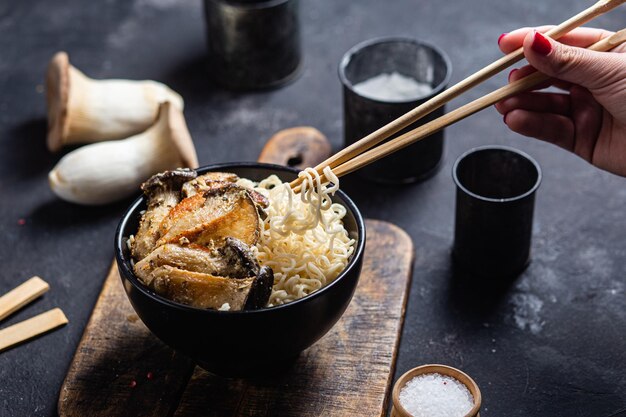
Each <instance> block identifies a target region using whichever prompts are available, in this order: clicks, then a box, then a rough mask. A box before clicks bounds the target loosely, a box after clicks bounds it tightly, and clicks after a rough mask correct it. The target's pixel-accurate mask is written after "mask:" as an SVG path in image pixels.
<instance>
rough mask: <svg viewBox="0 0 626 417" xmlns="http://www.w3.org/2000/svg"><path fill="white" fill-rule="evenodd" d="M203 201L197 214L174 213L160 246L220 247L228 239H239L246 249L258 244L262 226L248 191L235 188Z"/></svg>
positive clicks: (212, 192) (210, 194)
mask: <svg viewBox="0 0 626 417" xmlns="http://www.w3.org/2000/svg"><path fill="white" fill-rule="evenodd" d="M203 197H204V198H205V200H204V202H203V204H202V206H201V207H198V208H195V209H194V210H177V209H174V210H172V213H173V215H172V218H171V219H168V220H167V221H168V225H169V224H171V226H170V227H169V228H167V231H165V232H164V233H163V234H162V236H161V238H160V239H159V240H158V241H157V246H160V245H164V244H166V243H179V244H185V243H196V244H199V245H206V246H210V245H213V246H221V245H222V243H223V242H224V241H225V239H226V238H227V237H233V238H236V239H239V240H240V241H242V242H243V243H245V244H246V245H254V244H256V242H257V240H258V238H259V234H260V227H261V225H260V221H259V215H258V213H257V210H256V206H255V204H254V202H253V201H252V198H251V197H250V194H249V193H248V191H247V190H246V189H244V188H242V187H239V186H236V185H234V184H233V185H230V186H228V187H226V188H219V189H217V190H209V191H205V192H204V194H203ZM191 198H197V199H198V201H200V200H201V197H195V196H192V197H191ZM185 204H186V203H185ZM194 204H195V205H197V202H196V203H194ZM164 229H165V228H162V229H161V230H164Z"/></svg>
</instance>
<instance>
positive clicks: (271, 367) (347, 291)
mask: <svg viewBox="0 0 626 417" xmlns="http://www.w3.org/2000/svg"><path fill="white" fill-rule="evenodd" d="M197 171H198V173H199V174H202V173H206V172H209V171H224V172H233V173H235V174H237V175H239V176H240V177H242V178H249V179H251V180H257V181H258V180H261V179H263V178H266V177H268V176H269V175H271V174H277V175H278V176H279V177H280V178H281V179H282V180H284V181H291V180H292V179H294V178H296V175H297V173H296V171H294V170H292V169H290V168H285V167H281V166H278V165H269V164H260V163H231V164H220V165H210V166H207V167H203V168H199V169H198V170H197ZM333 200H334V201H335V202H338V203H341V204H343V205H344V206H345V207H346V208H347V214H346V216H345V217H344V226H345V227H346V229H347V230H348V233H349V234H350V236H351V237H353V238H354V239H356V247H355V250H354V254H353V255H352V258H351V259H350V262H349V263H348V266H347V267H346V269H345V270H344V271H343V272H342V273H341V274H340V275H339V276H338V277H337V278H336V279H335V280H334V281H333V282H332V283H330V284H329V285H327V286H326V287H324V288H322V289H320V290H318V291H316V292H314V293H313V294H311V295H309V296H307V297H304V298H302V299H300V300H296V301H294V302H291V303H288V304H285V305H282V306H276V307H270V308H265V309H261V310H255V311H237V312H229V311H216V310H203V309H199V308H194V307H189V306H186V305H183V304H179V303H176V302H173V301H170V300H168V299H166V298H164V297H161V296H159V295H157V294H156V293H154V292H153V291H151V290H150V289H148V288H147V287H145V286H144V285H143V284H142V283H141V282H140V281H139V279H138V278H137V277H136V276H135V274H134V273H133V269H132V266H131V262H130V260H131V258H130V251H129V250H128V248H127V246H126V240H127V238H128V236H130V235H132V234H134V233H136V232H137V228H138V225H139V220H140V217H141V211H142V210H145V208H146V204H145V200H144V199H143V198H139V199H137V200H136V201H135V202H134V203H133V204H132V205H131V206H130V208H129V209H128V211H127V212H126V213H125V214H124V216H123V217H122V220H121V222H120V224H119V226H118V228H117V231H116V233H115V256H116V259H117V265H118V268H119V271H120V276H121V277H122V282H123V284H124V289H125V291H126V294H127V295H128V298H129V300H130V302H131V304H132V306H133V308H134V309H135V311H136V312H137V315H138V316H139V317H140V318H141V320H142V321H143V322H144V323H145V324H146V326H148V328H149V329H150V330H151V331H152V333H154V334H155V335H156V336H157V337H158V338H159V339H161V340H162V341H163V342H165V343H166V344H168V345H169V346H171V347H172V348H174V349H175V350H177V351H179V352H182V353H184V354H186V355H187V356H189V357H191V358H193V359H194V360H195V361H196V362H197V363H198V364H199V365H200V366H202V367H203V368H205V369H206V370H208V371H210V372H213V373H216V374H220V375H224V376H252V375H260V374H263V373H269V372H272V371H275V370H277V369H284V368H285V367H288V366H289V365H290V364H291V363H292V362H293V360H294V359H295V358H296V357H297V356H298V355H299V354H300V352H302V351H303V350H304V349H306V348H308V347H309V346H311V345H312V344H313V343H315V342H316V341H317V340H319V339H320V338H321V337H322V336H324V335H325V334H326V332H328V331H329V330H330V329H331V328H332V327H333V325H334V324H335V323H336V322H337V320H339V318H340V317H341V315H342V314H343V312H344V311H345V309H346V307H348V304H349V303H350V300H351V299H352V295H353V293H354V289H355V287H356V285H357V282H358V280H359V274H360V272H361V265H362V263H363V248H364V246H365V226H364V224H363V218H362V217H361V213H359V210H358V209H357V208H356V206H355V205H354V203H353V202H352V201H351V200H350V199H349V198H348V196H346V195H345V194H344V193H343V192H341V191H337V193H336V194H335V196H334V199H333Z"/></svg>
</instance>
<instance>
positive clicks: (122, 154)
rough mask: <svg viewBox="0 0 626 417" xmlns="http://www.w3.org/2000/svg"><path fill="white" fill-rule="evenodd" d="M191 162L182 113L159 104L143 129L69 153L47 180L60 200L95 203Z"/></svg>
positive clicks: (193, 159)
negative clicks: (155, 116)
mask: <svg viewBox="0 0 626 417" xmlns="http://www.w3.org/2000/svg"><path fill="white" fill-rule="evenodd" d="M197 166H198V157H197V156H196V150H195V148H194V145H193V141H192V139H191V136H190V134H189V130H187V125H186V123H185V118H184V117H183V114H182V112H181V111H180V110H179V109H177V108H176V107H175V106H173V105H172V104H170V103H163V104H162V105H161V107H160V110H159V117H158V120H157V122H156V123H155V124H154V125H153V126H152V127H150V128H149V129H148V130H146V131H145V132H143V133H140V134H138V135H135V136H132V137H130V138H128V139H124V140H117V141H111V142H102V143H94V144H91V145H87V146H83V147H81V148H78V149H76V150H74V151H72V152H70V153H68V154H67V155H65V156H64V157H63V158H61V160H60V161H59V162H58V163H57V165H56V166H55V167H54V169H53V170H52V171H50V173H49V174H48V180H49V182H50V188H52V191H53V192H54V193H55V194H56V195H57V196H59V197H60V198H62V199H64V200H67V201H70V202H73V203H78V204H85V205H97V204H107V203H111V202H113V201H116V200H120V199H122V198H125V197H128V196H130V195H132V194H133V193H135V192H136V190H137V188H138V187H139V185H140V184H141V183H142V182H143V181H144V180H145V179H146V178H148V177H150V176H151V175H153V174H155V173H157V172H162V171H165V170H168V169H175V168H178V167H188V168H195V167H197ZM179 186H180V185H179Z"/></svg>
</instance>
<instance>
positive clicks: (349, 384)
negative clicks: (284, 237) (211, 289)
mask: <svg viewBox="0 0 626 417" xmlns="http://www.w3.org/2000/svg"><path fill="white" fill-rule="evenodd" d="M366 228H367V236H368V237H367V242H366V247H365V256H364V264H363V272H362V273H361V278H360V280H359V284H358V286H357V289H356V292H355V295H354V298H353V299H352V302H351V303H350V306H349V307H348V309H347V310H346V312H345V314H344V315H343V317H342V318H341V320H340V321H339V322H338V323H337V324H336V325H335V327H334V328H333V329H332V330H331V331H330V332H329V333H328V334H327V335H326V336H325V337H324V338H322V339H321V340H320V341H319V342H318V343H316V344H315V345H313V346H312V347H311V348H309V349H307V350H306V351H305V352H303V353H302V355H301V356H300V357H299V358H298V360H297V362H296V363H295V364H294V365H293V367H292V368H291V369H290V370H289V371H288V372H287V373H285V374H284V375H282V376H278V377H273V378H272V379H259V380H242V379H225V378H220V377H217V376H215V375H212V374H210V373H208V372H206V371H204V370H202V369H200V368H196V370H195V372H194V374H193V377H192V378H191V381H190V382H189V385H188V386H187V389H186V390H185V394H184V395H183V398H182V400H181V402H180V405H179V407H178V409H177V412H176V414H175V416H176V417H191V416H216V417H217V416H220V417H223V416H267V417H270V416H281V417H283V416H284V417H288V416H307V417H308V416H379V415H384V414H385V413H386V410H387V401H388V400H389V395H388V394H389V392H390V384H391V382H392V381H391V378H392V375H393V370H394V363H395V357H396V351H397V344H398V339H399V336H400V331H401V328H402V320H403V315H404V308H405V303H406V296H407V288H408V283H409V281H410V277H411V266H412V260H413V244H412V242H411V239H410V238H409V236H408V235H407V234H406V233H405V232H404V231H402V230H401V229H399V228H398V227H396V226H394V225H392V224H390V223H386V222H381V221H375V220H368V221H366Z"/></svg>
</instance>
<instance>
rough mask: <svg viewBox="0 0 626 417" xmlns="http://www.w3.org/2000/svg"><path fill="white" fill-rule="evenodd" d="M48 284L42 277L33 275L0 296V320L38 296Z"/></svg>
mask: <svg viewBox="0 0 626 417" xmlns="http://www.w3.org/2000/svg"><path fill="white" fill-rule="evenodd" d="M49 289H50V286H49V285H48V283H47V282H46V281H44V280H43V279H41V278H39V277H37V276H34V277H32V278H31V279H29V280H28V281H26V282H24V283H23V284H21V285H19V286H18V287H16V288H14V289H13V290H11V291H9V292H8V293H6V294H4V295H3V296H2V297H0V320H3V319H4V318H6V317H8V316H10V315H11V314H13V313H15V312H16V311H17V310H19V309H20V308H22V307H24V306H25V305H27V304H29V303H31V302H32V301H33V300H35V299H36V298H38V297H40V296H41V295H42V294H44V293H45V292H46V291H48V290H49Z"/></svg>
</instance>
